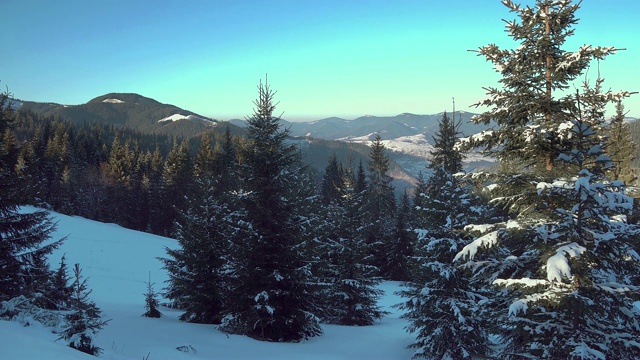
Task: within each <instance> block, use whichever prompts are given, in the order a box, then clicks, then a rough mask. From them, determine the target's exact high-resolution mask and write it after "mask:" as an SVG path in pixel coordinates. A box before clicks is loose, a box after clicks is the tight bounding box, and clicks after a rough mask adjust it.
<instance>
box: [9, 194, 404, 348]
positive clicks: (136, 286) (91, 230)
mask: <svg viewBox="0 0 640 360" xmlns="http://www.w3.org/2000/svg"><path fill="white" fill-rule="evenodd" d="M33 210H34V208H32V207H24V208H23V211H25V212H29V211H33ZM51 215H52V216H53V220H54V221H57V222H58V230H57V231H56V232H55V234H54V238H60V237H62V236H68V238H67V239H66V240H65V242H64V243H63V245H62V246H61V248H60V249H58V250H56V251H55V252H54V253H53V254H52V256H51V258H50V263H51V264H52V267H53V268H54V269H55V268H56V267H57V265H58V263H59V262H60V258H61V257H62V255H63V254H66V260H67V263H68V264H70V265H72V264H74V263H80V266H81V268H82V273H83V275H84V276H86V277H87V278H88V285H89V287H90V288H91V289H92V290H93V292H92V293H91V298H92V299H93V300H94V301H95V302H96V305H97V306H98V307H100V308H101V309H102V311H103V317H104V319H111V321H110V322H109V323H108V324H107V325H106V327H105V328H104V329H103V330H102V331H100V332H99V333H98V335H97V338H96V344H97V346H99V347H101V348H102V349H103V350H104V353H103V354H102V355H101V356H100V357H101V358H105V359H112V360H133V359H135V360H140V359H141V358H146V357H147V356H148V358H149V359H150V360H163V359H166V360H169V359H171V360H173V359H284V360H287V359H306V360H315V359H318V360H321V359H322V360H324V359H345V360H346V359H409V358H411V356H412V355H413V353H414V351H413V350H411V349H407V348H406V347H407V346H408V345H409V344H411V343H413V342H414V341H415V336H414V335H411V334H408V333H406V331H405V330H404V328H405V327H406V326H407V325H408V324H409V323H408V321H407V320H405V319H400V318H399V317H400V313H399V310H397V309H395V308H392V307H391V306H392V305H395V304H398V303H400V302H402V299H401V298H400V297H399V296H398V295H396V294H394V293H395V292H396V291H398V290H400V283H399V282H383V283H382V284H380V285H379V288H380V289H381V290H382V291H384V293H385V295H384V296H383V297H382V298H381V299H380V300H379V305H380V306H381V307H382V310H385V311H388V312H390V314H389V315H386V316H385V317H383V318H382V319H381V320H380V321H378V322H377V323H376V324H375V325H372V326H356V327H350V326H338V325H322V328H323V330H324V334H323V335H321V336H319V337H315V338H311V339H309V340H307V341H305V342H301V343H270V342H260V341H257V340H253V339H251V338H248V337H245V336H238V335H227V334H225V333H222V332H220V331H218V330H217V329H216V327H215V326H214V325H202V324H189V323H185V322H181V321H179V320H178V317H179V316H180V315H181V314H182V312H181V311H179V310H173V309H168V308H160V311H161V312H162V314H163V316H162V317H161V318H159V319H152V318H146V317H143V316H141V315H142V314H143V313H144V311H145V309H144V293H145V291H146V285H145V282H146V281H149V274H150V275H151V281H152V282H153V283H155V284H156V285H155V290H156V291H160V290H161V288H162V287H163V283H164V281H166V280H167V278H168V276H167V273H166V272H165V271H164V270H162V269H161V266H162V265H161V263H160V261H158V260H157V257H164V256H166V254H165V247H168V248H176V247H177V242H176V241H175V240H173V239H169V238H165V237H160V236H155V235H150V234H146V233H142V232H137V231H133V230H128V229H125V228H122V227H120V226H117V225H114V224H105V223H100V222H96V221H91V220H87V219H84V218H80V217H72V216H66V215H61V214H57V213H51ZM162 301H164V300H163V299H161V302H162ZM0 333H1V334H3V336H0V349H2V350H0V352H1V354H2V355H0V358H2V359H12V360H14V359H15V360H20V359H48V360H57V359H65V360H66V359H69V360H76V359H78V360H80V359H95V357H91V356H89V355H86V354H84V353H81V352H79V351H76V350H73V349H71V348H69V347H67V346H65V345H64V343H63V342H62V341H57V342H55V339H56V338H57V337H58V336H57V335H56V334H52V333H51V330H50V329H48V328H44V327H42V326H40V325H38V324H35V325H32V326H29V327H24V326H22V325H20V324H19V323H18V322H9V321H0ZM178 347H184V348H185V349H190V352H189V353H184V352H180V351H179V350H177V349H176V348H178ZM193 349H195V351H193Z"/></svg>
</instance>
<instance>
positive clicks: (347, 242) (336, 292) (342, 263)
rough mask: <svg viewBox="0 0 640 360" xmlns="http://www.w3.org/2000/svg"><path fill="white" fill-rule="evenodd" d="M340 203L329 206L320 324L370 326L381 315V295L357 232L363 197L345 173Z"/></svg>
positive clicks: (367, 247)
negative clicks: (323, 306) (323, 308)
mask: <svg viewBox="0 0 640 360" xmlns="http://www.w3.org/2000/svg"><path fill="white" fill-rule="evenodd" d="M341 181H342V184H343V187H342V190H341V192H340V197H341V201H340V202H339V203H331V204H330V205H329V206H330V208H331V211H330V213H329V224H330V225H329V229H328V233H327V236H326V238H325V240H324V245H325V246H324V249H323V252H324V254H325V256H326V260H325V261H326V264H325V266H326V267H327V268H326V270H327V271H326V276H327V277H328V278H327V279H326V281H325V282H326V283H328V284H329V286H328V288H326V289H325V297H326V298H327V300H328V309H327V310H326V312H325V316H324V321H326V322H328V323H333V324H340V325H372V324H373V323H374V322H375V321H376V320H377V319H380V318H381V317H382V316H383V315H384V312H383V311H382V310H381V309H380V307H379V306H378V304H377V300H378V299H379V298H380V296H381V294H382V292H381V291H380V290H379V289H377V288H376V286H377V285H378V284H379V283H380V280H378V279H377V277H376V275H377V273H378V271H379V270H378V269H377V268H376V267H375V266H373V265H372V264H371V259H370V258H371V250H370V246H371V245H370V244H368V243H367V241H366V237H365V236H364V234H363V233H362V232H361V231H360V230H361V228H362V221H363V219H362V216H363V214H362V212H361V206H362V204H361V203H362V201H363V198H364V193H356V192H355V178H354V176H353V173H352V171H350V170H347V172H346V173H345V174H344V175H343V178H342V180H341Z"/></svg>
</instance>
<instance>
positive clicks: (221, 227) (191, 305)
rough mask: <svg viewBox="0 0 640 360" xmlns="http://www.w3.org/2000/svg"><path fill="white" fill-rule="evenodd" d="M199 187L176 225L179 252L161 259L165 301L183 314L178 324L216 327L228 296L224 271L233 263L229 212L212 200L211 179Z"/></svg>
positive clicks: (215, 200) (169, 251)
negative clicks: (165, 280) (164, 277)
mask: <svg viewBox="0 0 640 360" xmlns="http://www.w3.org/2000/svg"><path fill="white" fill-rule="evenodd" d="M198 183H201V184H202V186H203V189H201V191H199V192H198V196H196V197H192V198H189V201H188V207H187V210H185V211H183V212H180V213H179V217H178V220H177V223H176V234H175V235H176V239H177V240H178V243H179V244H180V248H178V249H167V250H166V251H167V255H168V256H169V257H168V258H163V259H161V261H162V262H163V264H164V268H165V269H166V270H167V271H168V272H169V280H168V286H167V288H166V289H165V297H167V298H168V299H170V300H171V301H172V303H173V306H175V307H177V308H179V309H182V310H184V311H185V312H184V313H183V314H182V315H181V316H180V319H181V320H183V321H188V322H195V323H205V324H219V323H220V322H221V319H222V313H223V310H224V309H225V305H226V301H225V300H226V299H225V298H226V297H227V296H228V294H227V293H228V286H229V285H228V281H227V280H226V276H225V273H226V272H227V270H228V269H227V268H226V267H228V266H229V264H230V263H231V261H232V260H231V259H230V258H229V248H230V246H229V243H228V241H229V239H231V238H232V236H233V234H231V233H230V231H229V229H230V226H229V223H228V222H229V221H230V220H229V218H228V217H229V216H230V214H231V211H230V210H229V209H228V207H227V206H226V205H225V204H224V203H223V202H220V201H219V200H218V199H217V198H216V197H215V196H214V190H213V188H212V184H213V181H211V179H210V178H199V179H198ZM205 184H208V185H209V186H208V187H205V186H206V185H205Z"/></svg>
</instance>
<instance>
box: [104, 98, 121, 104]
mask: <svg viewBox="0 0 640 360" xmlns="http://www.w3.org/2000/svg"><path fill="white" fill-rule="evenodd" d="M102 102H103V103H110V104H124V103H125V102H124V101H122V100H120V99H104V100H102Z"/></svg>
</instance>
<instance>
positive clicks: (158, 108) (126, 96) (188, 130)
mask: <svg viewBox="0 0 640 360" xmlns="http://www.w3.org/2000/svg"><path fill="white" fill-rule="evenodd" d="M19 102H20V103H21V106H20V107H21V108H23V109H29V110H31V111H34V112H36V113H39V114H41V115H43V116H53V117H59V118H62V119H65V120H66V121H69V122H71V123H74V124H82V123H86V122H89V123H90V122H101V123H106V124H112V125H115V126H122V127H127V128H129V129H134V130H137V131H140V132H143V133H152V134H164V135H171V136H176V137H181V138H190V137H193V136H196V135H198V134H199V133H201V132H202V131H203V130H205V129H207V128H211V127H216V126H219V125H220V122H219V121H217V120H214V119H210V118H208V117H205V116H202V115H198V114H196V113H194V112H191V111H188V110H184V109H181V108H179V107H177V106H174V105H169V104H162V103H160V102H158V101H156V100H154V99H150V98H147V97H144V96H142V95H139V94H133V93H110V94H106V95H102V96H98V97H96V98H94V99H92V100H90V101H89V102H87V103H86V104H81V105H61V104H55V103H38V102H33V101H23V100H19Z"/></svg>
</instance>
